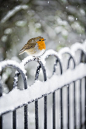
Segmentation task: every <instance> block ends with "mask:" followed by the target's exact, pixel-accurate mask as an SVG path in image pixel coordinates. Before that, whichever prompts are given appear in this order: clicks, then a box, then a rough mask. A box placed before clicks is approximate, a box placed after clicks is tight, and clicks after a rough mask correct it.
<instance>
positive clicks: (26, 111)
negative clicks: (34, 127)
mask: <svg viewBox="0 0 86 129" xmlns="http://www.w3.org/2000/svg"><path fill="white" fill-rule="evenodd" d="M24 129H28V105H25V106H24Z"/></svg>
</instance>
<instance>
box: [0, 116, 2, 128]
mask: <svg viewBox="0 0 86 129" xmlns="http://www.w3.org/2000/svg"><path fill="white" fill-rule="evenodd" d="M0 129H2V116H0Z"/></svg>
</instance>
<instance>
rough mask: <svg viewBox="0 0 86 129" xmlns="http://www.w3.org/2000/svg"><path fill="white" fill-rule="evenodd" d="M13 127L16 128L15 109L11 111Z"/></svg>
mask: <svg viewBox="0 0 86 129" xmlns="http://www.w3.org/2000/svg"><path fill="white" fill-rule="evenodd" d="M13 129H16V110H14V111H13Z"/></svg>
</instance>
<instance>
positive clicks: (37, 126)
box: [35, 100, 39, 129]
mask: <svg viewBox="0 0 86 129" xmlns="http://www.w3.org/2000/svg"><path fill="white" fill-rule="evenodd" d="M35 129H39V124H38V100H36V101H35Z"/></svg>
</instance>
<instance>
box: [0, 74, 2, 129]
mask: <svg viewBox="0 0 86 129" xmlns="http://www.w3.org/2000/svg"><path fill="white" fill-rule="evenodd" d="M1 96H2V85H1V76H0V97H1ZM0 129H2V116H0Z"/></svg>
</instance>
